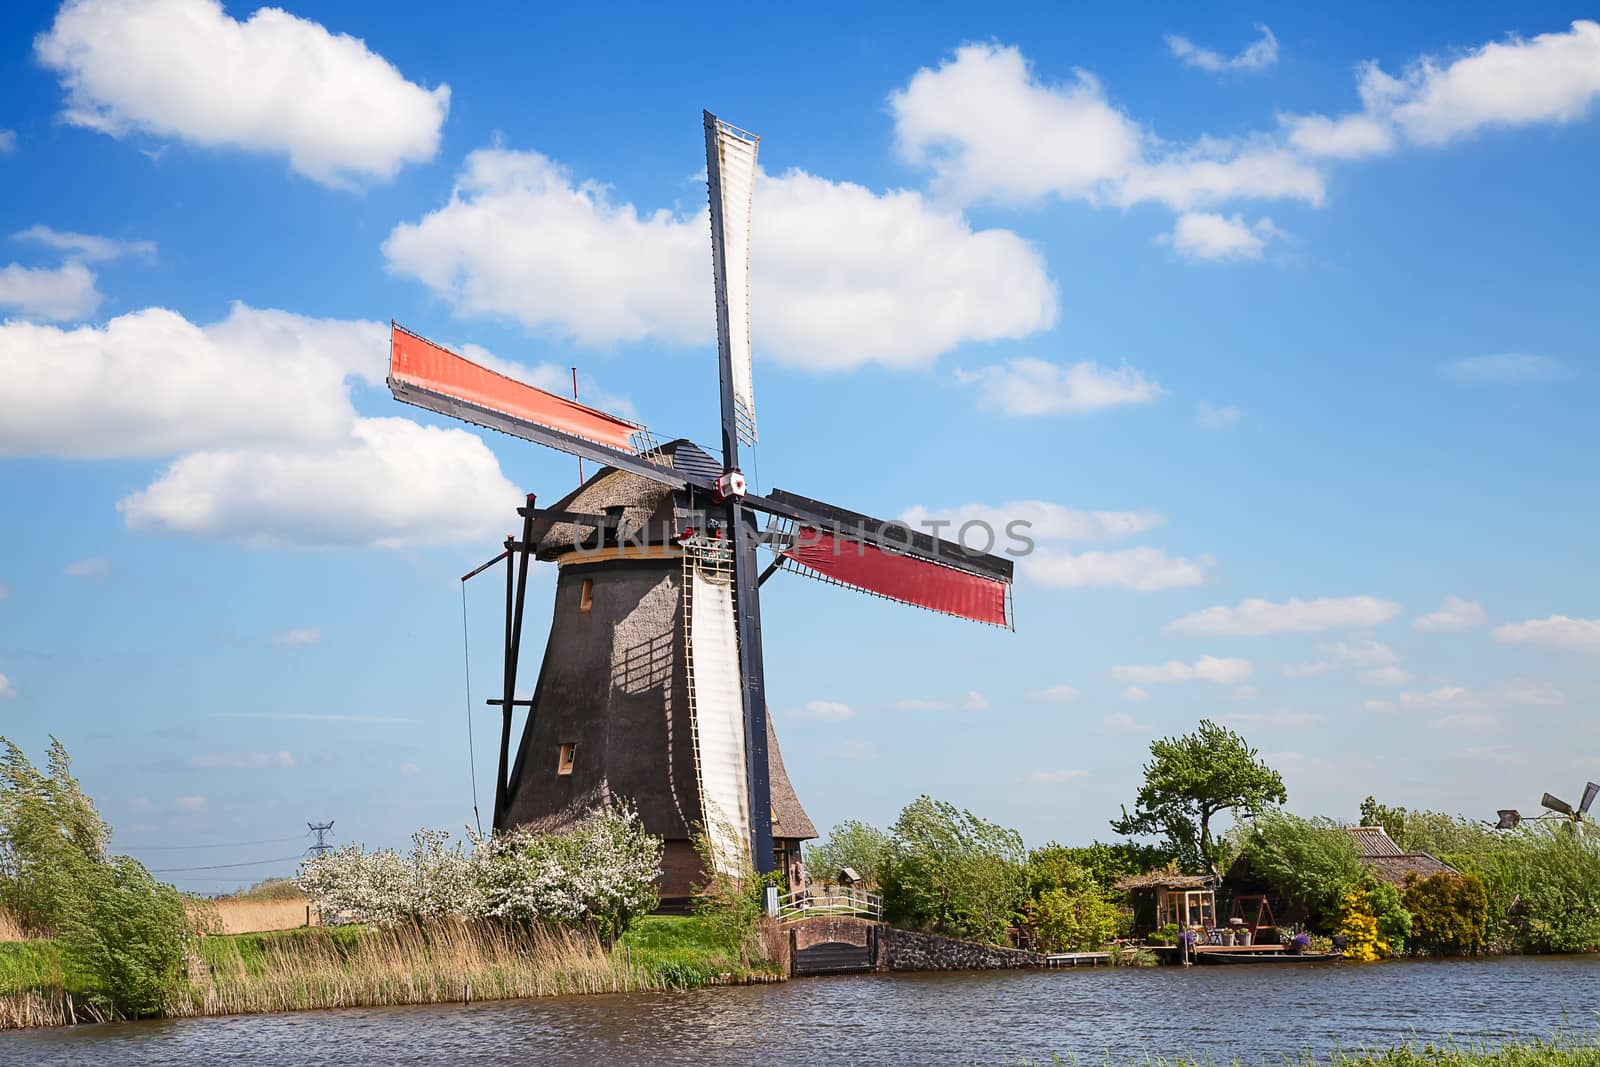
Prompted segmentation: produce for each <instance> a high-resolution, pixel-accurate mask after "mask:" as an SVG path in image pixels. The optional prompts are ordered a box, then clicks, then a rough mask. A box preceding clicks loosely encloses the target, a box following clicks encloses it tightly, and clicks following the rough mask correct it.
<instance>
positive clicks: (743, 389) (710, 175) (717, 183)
mask: <svg viewBox="0 0 1600 1067" xmlns="http://www.w3.org/2000/svg"><path fill="white" fill-rule="evenodd" d="M705 120H706V180H707V182H708V184H709V185H710V186H711V261H712V269H713V270H714V271H715V273H716V286H717V297H718V299H719V300H722V301H725V302H726V303H727V307H728V318H727V331H728V336H727V338H726V345H725V348H724V350H725V351H727V352H728V354H729V356H730V357H731V359H730V363H729V367H728V370H729V373H730V377H731V378H732V384H733V403H734V410H735V411H736V412H737V414H738V426H739V440H741V441H743V442H744V443H745V444H747V445H753V444H755V443H756V399H755V386H754V383H753V381H752V379H751V373H750V214H751V204H752V200H753V198H754V195H755V186H756V149H757V148H758V147H759V146H760V144H761V138H759V137H757V136H756V135H755V134H753V133H746V132H745V131H744V130H741V129H739V128H738V127H736V126H730V125H728V124H727V123H726V122H723V121H722V120H720V119H718V118H717V117H716V116H715V115H712V114H711V113H710V112H707V113H706V116H705ZM721 323H722V320H721V318H720V316H719V318H718V326H719V328H720V327H721ZM719 340H720V339H719Z"/></svg>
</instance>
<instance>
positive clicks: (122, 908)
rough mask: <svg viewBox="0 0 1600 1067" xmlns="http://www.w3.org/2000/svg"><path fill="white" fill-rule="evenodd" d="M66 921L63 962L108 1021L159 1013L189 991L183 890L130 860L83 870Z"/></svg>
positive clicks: (125, 858) (63, 925)
mask: <svg viewBox="0 0 1600 1067" xmlns="http://www.w3.org/2000/svg"><path fill="white" fill-rule="evenodd" d="M80 878H81V879H82V880H81V881H80V882H78V883H77V884H76V885H75V886H74V887H73V891H72V895H71V907H70V908H68V909H67V910H66V913H65V914H64V915H63V917H62V919H61V922H60V927H59V929H60V936H61V943H62V947H63V949H65V957H66V958H65V961H64V962H65V964H66V967H67V970H68V972H69V973H70V974H71V975H72V976H73V978H74V979H75V981H74V984H81V985H82V986H83V987H85V988H87V989H89V990H90V991H91V993H92V995H93V998H94V999H95V1000H96V1001H98V1002H99V1003H100V1005H101V1006H102V1007H103V1008H105V1009H107V1011H106V1014H108V1015H117V1014H121V1015H128V1016H139V1015H153V1014H155V1013H157V1012H159V1011H160V1010H161V1009H162V1008H164V1007H165V1006H166V1004H167V1002H168V1001H169V1000H170V999H171V998H172V997H174V996H175V995H176V994H177V992H178V990H179V989H180V988H181V987H182V985H183V977H184V967H185V962H186V955H185V947H184V937H185V935H186V934H187V932H188V926H189V921H188V915H187V914H186V912H185V911H184V907H183V898H182V897H181V896H179V895H178V891H177V890H176V889H175V888H173V887H172V886H170V885H167V884H165V883H163V882H157V881H156V880H155V879H154V878H152V877H150V872H149V871H147V870H145V868H144V865H143V864H141V863H139V862H138V861H137V860H134V859H132V858H130V857H128V856H113V857H111V858H110V859H109V860H108V861H106V862H105V863H95V864H88V865H85V866H84V867H83V868H82V869H81V871H80Z"/></svg>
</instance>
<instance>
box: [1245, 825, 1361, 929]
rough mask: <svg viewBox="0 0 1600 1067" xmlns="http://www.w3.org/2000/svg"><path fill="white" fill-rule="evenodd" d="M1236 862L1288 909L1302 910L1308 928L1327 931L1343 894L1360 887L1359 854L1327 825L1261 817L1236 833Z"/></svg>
mask: <svg viewBox="0 0 1600 1067" xmlns="http://www.w3.org/2000/svg"><path fill="white" fill-rule="evenodd" d="M1241 832H1242V835H1243V841H1242V842H1241V845H1240V857H1241V859H1242V860H1243V861H1244V862H1245V863H1246V864H1248V866H1249V869H1250V871H1251V873H1253V874H1254V875H1255V876H1256V877H1258V878H1260V879H1261V880H1263V881H1264V882H1266V883H1267V885H1268V886H1270V887H1271V889H1272V892H1273V893H1274V894H1276V895H1278V896H1280V897H1282V898H1283V900H1284V902H1285V903H1286V904H1288V905H1289V906H1290V907H1291V908H1293V907H1296V906H1298V907H1302V908H1304V909H1305V912H1306V915H1307V919H1308V922H1309V923H1310V925H1311V926H1313V927H1316V928H1317V929H1321V930H1329V929H1332V928H1333V927H1334V926H1335V925H1337V924H1338V923H1339V922H1340V920H1341V918H1342V916H1343V908H1344V900H1345V896H1346V894H1347V893H1348V892H1349V890H1350V889H1351V888H1352V887H1354V886H1358V885H1360V884H1361V881H1362V870H1361V859H1360V850H1359V849H1358V848H1357V846H1356V843H1355V841H1354V840H1353V839H1352V838H1351V836H1350V835H1349V834H1347V833H1345V832H1344V831H1343V830H1341V829H1339V827H1338V825H1337V824H1335V823H1334V822H1332V821H1331V820H1328V819H1302V818H1300V817H1298V816H1295V815H1289V814H1287V813H1286V812H1281V811H1267V812H1262V813H1261V815H1260V816H1259V817H1257V818H1256V819H1255V820H1254V823H1253V825H1252V826H1250V827H1249V829H1247V830H1243V831H1241Z"/></svg>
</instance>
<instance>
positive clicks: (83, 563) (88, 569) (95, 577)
mask: <svg viewBox="0 0 1600 1067" xmlns="http://www.w3.org/2000/svg"><path fill="white" fill-rule="evenodd" d="M66 574H67V575H68V576H69V577H72V578H82V579H84V580H85V581H89V582H103V581H105V580H106V579H107V578H109V577H111V563H110V561H108V560H103V559H98V558H96V559H80V560H77V561H76V562H74V563H69V564H67V566H66Z"/></svg>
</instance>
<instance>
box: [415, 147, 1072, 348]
mask: <svg viewBox="0 0 1600 1067" xmlns="http://www.w3.org/2000/svg"><path fill="white" fill-rule="evenodd" d="M755 217H756V223H755V226H756V231H755V232H756V238H755V240H756V242H757V244H756V246H755V249H756V250H755V252H754V253H753V254H752V263H751V287H752V290H753V291H754V292H756V293H758V294H759V296H758V297H757V299H756V300H755V301H754V302H753V304H752V310H751V315H752V324H751V337H752V340H753V342H754V344H755V346H756V351H757V353H758V355H760V354H766V353H770V354H771V355H772V356H773V357H775V358H776V359H778V360H779V361H781V362H785V363H789V364H792V365H795V366H800V367H803V368H806V369H811V370H842V369H848V368H851V367H854V366H858V365H861V364H865V363H879V364H883V365H886V366H892V367H910V366H919V365H923V364H926V363H928V362H930V361H932V360H933V359H934V358H936V357H937V356H938V355H939V354H940V353H941V352H944V351H946V350H948V349H951V348H954V347H955V346H957V345H960V344H963V343H965V342H969V341H994V340H1001V339H1016V338H1021V337H1026V336H1028V335H1030V334H1033V333H1036V332H1038V331H1040V330H1044V329H1048V328H1050V327H1051V326H1053V325H1054V324H1055V321H1056V313H1057V309H1056V290H1055V285H1054V283H1053V282H1051V280H1050V279H1049V277H1048V275H1047V274H1046V272H1045V262H1044V258H1043V256H1042V255H1041V254H1040V253H1039V251H1038V250H1037V249H1036V248H1034V247H1033V246H1032V245H1030V244H1029V243H1028V242H1026V241H1024V240H1023V239H1022V238H1020V237H1018V236H1017V235H1016V234H1015V233H1012V232H1011V231H1009V230H998V229H996V230H982V231H974V230H973V229H972V227H971V226H970V225H969V224H968V222H967V220H966V219H965V218H964V217H962V216H961V215H960V214H959V213H956V212H953V211H950V210H947V209H944V208H940V207H937V206H935V205H934V204H931V203H929V202H928V201H927V200H926V199H925V198H924V197H923V196H922V195H921V194H920V193H917V192H913V191H908V190H891V191H889V192H885V193H875V192H873V191H872V190H870V189H867V188H865V187H863V186H860V185H855V184H852V183H849V182H832V181H828V180H827V179H824V178H818V177H815V176H813V175H810V174H806V173H805V172H803V171H797V170H794V171H789V172H787V173H785V174H782V175H778V176H772V175H767V174H765V173H762V174H761V175H760V176H759V177H758V179H757V183H756V191H755ZM706 219H707V216H706V214H705V213H704V212H703V211H699V210H696V211H693V212H690V213H676V212H671V211H666V210H660V211H654V212H641V211H640V210H638V209H637V208H635V207H634V206H633V205H632V204H629V203H624V202H619V201H617V200H615V199H614V198H613V196H612V194H611V192H610V190H609V189H608V188H607V187H606V186H604V185H601V184H599V183H597V182H592V181H586V182H578V181H576V180H574V178H573V177H572V176H571V175H570V174H569V173H568V171H567V170H566V169H565V168H563V167H562V166H560V165H559V164H557V163H556V162H554V161H553V160H551V159H549V158H547V157H545V156H543V155H540V154H539V153H537V152H516V151H510V150H506V149H499V148H487V149H480V150H478V151H475V152H473V153H471V154H470V155H468V156H467V159H466V162H465V164H464V166H463V169H462V172H461V173H460V175H458V177H457V180H456V187H455V190H454V192H453V193H452V194H451V198H450V201H449V203H447V204H445V205H444V206H443V207H441V208H439V209H438V210H436V211H434V212H432V213H430V214H428V215H425V216H424V217H423V218H422V219H420V220H418V221H417V222H414V223H402V224H401V225H399V226H397V227H395V229H394V231H393V232H392V233H391V234H390V235H389V238H388V240H387V241H385V242H384V246H383V250H384V255H385V256H386V257H387V260H388V264H389V269H390V270H391V271H392V272H393V273H396V274H400V275H403V276H407V277H411V278H415V279H417V280H418V281H420V282H422V283H423V284H424V285H426V286H427V287H428V288H429V289H430V290H432V291H433V292H434V293H435V294H436V295H438V296H439V297H441V298H442V299H444V300H445V301H446V302H448V303H449V304H450V305H451V307H453V308H454V309H455V310H456V311H457V312H458V313H461V314H467V315H496V316H509V317H511V318H514V319H516V320H517V321H519V322H521V323H522V324H523V325H524V326H526V327H528V328H529V329H533V330H538V331H541V332H548V333H553V334H556V335H559V336H569V337H572V338H574V339H575V340H577V341H579V342H582V343H585V344H594V345H605V344H613V343H616V342H624V341H646V340H653V341H662V342H666V343H669V344H676V345H702V344H706V343H708V342H709V341H710V340H711V338H712V337H713V336H714V331H715V316H714V314H713V307H712V291H711V286H710V276H709V273H708V267H707V264H708V263H709V255H710V248H709V240H708V237H707V232H708V231H707V226H708V223H707V221H706ZM845 249H848V250H849V253H848V254H844V252H843V251H842V250H845Z"/></svg>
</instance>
